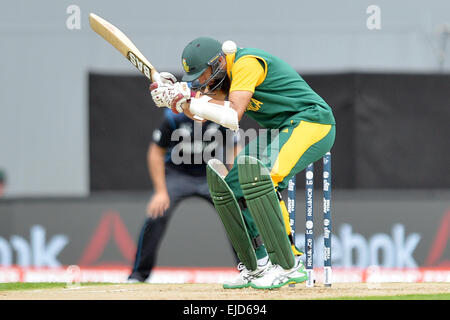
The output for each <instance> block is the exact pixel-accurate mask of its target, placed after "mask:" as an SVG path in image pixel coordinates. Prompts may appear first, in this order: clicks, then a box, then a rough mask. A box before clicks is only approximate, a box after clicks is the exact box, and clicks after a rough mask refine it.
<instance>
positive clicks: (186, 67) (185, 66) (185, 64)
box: [183, 58, 189, 72]
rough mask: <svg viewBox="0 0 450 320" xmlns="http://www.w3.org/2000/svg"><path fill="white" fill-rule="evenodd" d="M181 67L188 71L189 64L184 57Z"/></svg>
mask: <svg viewBox="0 0 450 320" xmlns="http://www.w3.org/2000/svg"><path fill="white" fill-rule="evenodd" d="M183 68H184V71H186V72H189V66H188V65H187V62H186V59H185V58H183Z"/></svg>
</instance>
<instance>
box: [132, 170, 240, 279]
mask: <svg viewBox="0 0 450 320" xmlns="http://www.w3.org/2000/svg"><path fill="white" fill-rule="evenodd" d="M166 185H167V192H168V193H169V197H170V208H169V209H168V210H167V211H166V212H164V215H163V216H161V217H158V218H147V219H146V220H145V223H144V225H143V226H142V229H141V232H140V234H139V239H138V243H137V250H136V257H135V260H134V266H133V271H132V273H131V275H130V276H129V277H128V279H130V280H131V279H133V280H138V281H145V280H146V279H147V278H148V277H149V275H150V273H151V271H152V269H153V267H154V266H155V264H156V257H157V253H158V249H159V246H160V244H161V241H162V239H163V236H164V233H165V232H166V229H167V225H168V223H169V220H170V218H171V216H172V213H173V212H174V210H175V209H176V207H177V205H178V204H179V203H180V201H182V200H183V199H186V198H188V197H192V196H198V197H201V198H203V199H205V200H207V201H208V202H209V203H211V205H212V204H213V203H212V201H211V196H210V194H209V189H208V184H207V181H206V175H204V176H191V175H188V174H184V173H183V172H181V171H178V170H175V169H173V168H171V167H169V166H166ZM219 221H220V219H219ZM233 252H234V251H233Z"/></svg>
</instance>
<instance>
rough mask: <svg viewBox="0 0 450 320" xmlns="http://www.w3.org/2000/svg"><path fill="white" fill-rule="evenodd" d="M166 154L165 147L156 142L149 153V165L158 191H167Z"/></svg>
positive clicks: (151, 176)
mask: <svg viewBox="0 0 450 320" xmlns="http://www.w3.org/2000/svg"><path fill="white" fill-rule="evenodd" d="M164 155H165V149H163V148H160V147H158V146H157V145H156V144H152V145H151V146H150V150H149V152H148V154H147V166H148V170H149V174H150V178H151V180H152V183H153V187H154V189H155V192H156V193H160V192H163V193H167V186H166V170H165V164H164Z"/></svg>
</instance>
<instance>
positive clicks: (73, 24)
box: [66, 4, 81, 30]
mask: <svg viewBox="0 0 450 320" xmlns="http://www.w3.org/2000/svg"><path fill="white" fill-rule="evenodd" d="M66 13H67V14H68V15H69V16H68V17H67V19H66V27H67V29H69V30H80V29H81V9H80V7H79V6H77V5H75V4H72V5H70V6H68V7H67V9H66Z"/></svg>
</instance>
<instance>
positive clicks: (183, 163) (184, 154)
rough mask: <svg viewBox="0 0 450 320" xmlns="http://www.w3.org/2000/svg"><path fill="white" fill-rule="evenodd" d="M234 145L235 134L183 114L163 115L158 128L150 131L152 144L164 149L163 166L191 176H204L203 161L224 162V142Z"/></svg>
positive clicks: (166, 112) (204, 167) (168, 112)
mask: <svg viewBox="0 0 450 320" xmlns="http://www.w3.org/2000/svg"><path fill="white" fill-rule="evenodd" d="M227 137H228V138H229V139H232V140H233V141H232V142H231V146H234V145H235V144H236V143H237V139H238V138H237V137H238V136H237V135H236V134H234V133H233V132H232V131H231V130H228V129H226V128H224V127H222V126H220V125H218V124H216V123H214V122H211V121H206V122H205V123H203V124H202V123H200V122H196V121H193V120H191V119H189V118H188V117H187V116H185V115H184V114H183V113H181V114H174V113H173V112H172V111H170V110H166V111H165V113H164V120H163V122H162V124H161V126H160V127H159V128H158V129H156V130H154V131H153V142H154V143H156V144H157V145H158V146H159V147H161V148H164V149H167V152H166V156H165V163H166V166H169V167H171V168H173V169H175V170H179V171H181V172H182V173H184V174H189V175H193V176H203V175H206V162H207V161H208V160H209V159H210V158H211V157H213V158H217V159H219V160H221V161H222V162H225V159H226V158H225V156H226V154H225V148H226V147H227V144H226V139H227Z"/></svg>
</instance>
